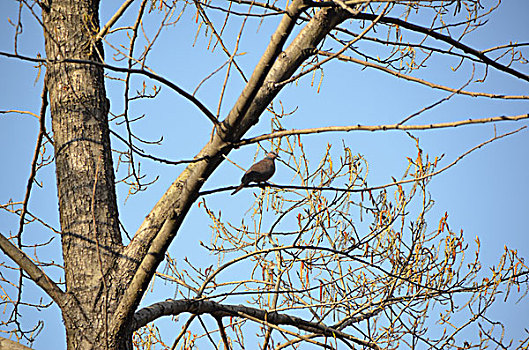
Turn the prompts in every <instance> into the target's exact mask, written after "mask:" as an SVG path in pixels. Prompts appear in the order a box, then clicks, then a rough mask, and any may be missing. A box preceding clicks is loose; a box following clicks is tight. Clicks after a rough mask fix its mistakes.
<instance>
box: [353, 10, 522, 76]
mask: <svg viewBox="0 0 529 350" xmlns="http://www.w3.org/2000/svg"><path fill="white" fill-rule="evenodd" d="M356 18H357V19H366V20H370V21H373V20H375V18H377V16H376V15H372V14H369V13H359V14H358V15H357V16H356ZM379 22H381V23H388V24H395V25H398V26H401V27H402V28H406V29H409V30H411V31H414V32H418V33H422V34H425V35H427V36H429V37H432V38H434V39H437V40H440V41H443V42H445V43H447V44H450V45H452V46H453V47H455V48H457V49H459V50H461V51H463V52H465V53H468V54H470V55H473V56H475V57H477V58H479V59H480V60H481V61H482V62H483V63H485V64H487V65H490V66H492V67H494V68H496V69H497V70H499V71H502V72H505V73H507V74H510V75H513V76H515V77H517V78H520V79H522V80H525V81H527V82H529V76H528V75H527V74H524V73H522V72H520V71H517V70H515V69H513V68H511V67H507V66H505V65H503V64H501V63H499V62H497V61H495V60H493V59H491V58H489V57H488V56H487V55H485V54H484V53H483V52H482V51H478V50H476V49H473V48H471V47H470V46H468V45H465V44H463V43H461V41H458V40H456V39H454V38H452V37H450V36H448V35H445V34H441V33H438V32H436V31H434V30H432V29H429V28H425V27H421V26H419V25H417V24H413V23H410V22H407V21H404V20H402V19H400V18H393V17H382V18H380V19H379Z"/></svg>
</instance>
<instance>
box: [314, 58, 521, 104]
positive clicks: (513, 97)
mask: <svg viewBox="0 0 529 350" xmlns="http://www.w3.org/2000/svg"><path fill="white" fill-rule="evenodd" d="M318 54H319V55H322V56H329V57H330V56H334V54H333V53H330V52H325V51H318ZM337 59H339V60H341V61H348V62H353V63H357V64H360V65H362V66H364V67H370V68H375V69H378V70H381V71H383V72H385V73H389V74H391V75H394V76H396V77H398V78H402V79H406V80H409V81H413V82H416V83H419V84H423V85H425V86H428V87H431V88H434V89H439V90H445V91H449V92H452V93H457V94H460V95H467V96H472V97H489V98H495V99H496V98H497V99H505V100H527V99H529V95H498V94H489V93H486V92H476V91H465V90H459V89H454V88H450V87H447V86H443V85H440V84H435V83H432V82H429V81H426V80H423V79H419V78H416V77H413V76H411V75H406V74H403V73H400V72H396V71H394V70H392V69H390V68H388V67H383V66H381V65H378V64H375V63H373V62H368V61H364V60H359V59H357V58H354V57H350V56H345V55H338V56H337Z"/></svg>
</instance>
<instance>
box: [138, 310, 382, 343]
mask: <svg viewBox="0 0 529 350" xmlns="http://www.w3.org/2000/svg"><path fill="white" fill-rule="evenodd" d="M184 312H189V313H192V314H195V315H201V314H205V313H207V314H210V315H212V316H213V317H216V318H222V317H229V316H236V317H242V318H248V319H257V320H259V321H265V322H267V324H273V325H288V326H293V327H296V328H298V329H300V330H303V331H307V332H313V333H317V334H320V335H322V336H326V337H337V338H343V339H347V340H351V341H353V342H355V343H357V344H360V345H363V346H367V347H369V348H371V349H380V347H379V346H378V345H377V344H376V343H374V342H372V341H367V340H363V339H359V338H357V337H353V336H352V335H349V334H347V333H343V332H341V331H339V330H337V329H335V328H332V327H328V326H326V325H324V324H322V323H314V322H310V321H307V320H304V319H302V318H299V317H296V316H290V315H286V314H280V313H278V312H273V311H272V312H268V311H266V310H261V309H257V308H252V307H248V306H244V305H225V304H220V303H217V302H214V301H210V300H166V301H162V302H158V303H155V304H152V305H150V306H147V307H145V308H143V309H141V310H138V311H137V312H136V313H135V314H134V325H133V329H139V328H141V327H143V326H145V325H146V324H148V323H149V322H152V321H153V320H155V319H157V318H159V317H161V316H170V315H173V316H174V315H179V314H181V313H184Z"/></svg>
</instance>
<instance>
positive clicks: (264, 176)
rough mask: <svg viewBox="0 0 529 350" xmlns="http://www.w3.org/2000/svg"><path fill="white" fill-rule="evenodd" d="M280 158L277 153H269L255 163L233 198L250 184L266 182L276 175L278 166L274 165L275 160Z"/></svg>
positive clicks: (245, 175) (245, 174)
mask: <svg viewBox="0 0 529 350" xmlns="http://www.w3.org/2000/svg"><path fill="white" fill-rule="evenodd" d="M277 157H278V155H277V153H275V152H269V153H267V154H266V157H264V158H263V159H261V160H260V161H258V162H257V163H255V164H254V165H252V166H251V167H250V169H248V171H246V172H245V173H244V175H243V177H242V179H241V184H240V185H239V187H237V188H236V189H235V191H233V192H232V194H231V195H232V196H233V195H234V194H235V193H237V192H239V191H240V190H241V189H242V188H243V187H244V186H246V185H248V184H249V183H250V182H256V183H261V182H265V181H266V180H268V179H269V178H271V177H272V175H274V172H275V171H276V166H275V164H274V159H276V158H277Z"/></svg>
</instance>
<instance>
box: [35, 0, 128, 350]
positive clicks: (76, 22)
mask: <svg viewBox="0 0 529 350" xmlns="http://www.w3.org/2000/svg"><path fill="white" fill-rule="evenodd" d="M48 5H49V6H48V7H43V11H42V12H43V13H42V18H43V24H44V38H45V48H46V55H47V57H48V59H50V60H60V59H65V58H74V59H87V60H94V61H100V60H101V56H102V54H103V51H102V48H101V45H98V46H97V48H96V45H94V42H93V37H94V36H95V35H96V34H97V31H98V29H99V19H98V11H99V1H98V0H53V1H50V2H48ZM46 84H47V85H48V88H49V97H50V98H49V100H50V111H51V117H52V128H53V136H54V139H55V161H56V175H57V188H58V197H59V198H58V199H59V212H60V223H61V230H62V236H61V239H62V249H63V258H64V266H65V275H66V276H65V278H66V292H67V293H68V294H69V295H71V296H73V297H75V298H76V299H77V300H78V305H79V306H80V307H79V308H68V309H64V308H63V310H62V312H63V318H64V321H65V326H66V335H67V344H68V348H69V349H89V348H105V347H106V345H105V344H104V342H105V341H106V338H107V337H106V336H105V328H106V325H107V323H108V320H106V319H105V318H106V317H108V316H109V315H111V310H112V308H113V302H114V301H115V300H116V298H115V295H114V296H112V295H111V294H109V293H108V288H107V287H108V286H109V285H111V284H112V283H113V281H111V280H109V279H108V278H103V276H104V275H105V274H106V273H105V271H107V269H108V267H109V266H110V265H111V264H112V261H113V260H114V259H115V257H116V255H117V254H118V253H119V251H120V250H121V237H120V232H119V226H118V225H119V221H118V211H117V205H116V195H115V189H114V170H113V165H112V154H111V148H110V138H109V130H108V119H107V113H108V109H109V103H108V100H107V98H106V95H105V94H106V92H105V85H104V76H103V69H102V68H100V67H97V66H94V65H83V64H73V63H50V64H48V65H47V72H46Z"/></svg>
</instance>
